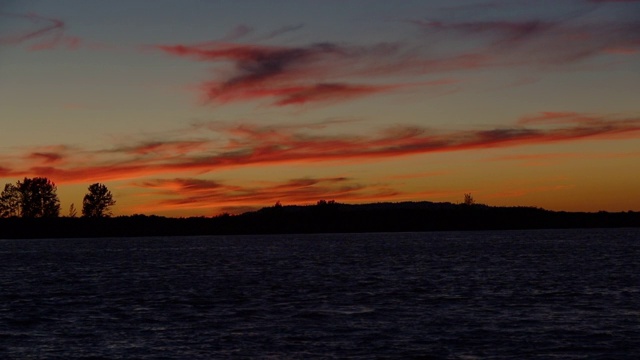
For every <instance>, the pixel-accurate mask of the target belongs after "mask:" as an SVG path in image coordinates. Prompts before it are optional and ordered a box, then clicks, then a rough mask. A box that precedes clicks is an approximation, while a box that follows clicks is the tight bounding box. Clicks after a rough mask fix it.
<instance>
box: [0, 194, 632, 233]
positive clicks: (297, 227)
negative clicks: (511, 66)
mask: <svg viewBox="0 0 640 360" xmlns="http://www.w3.org/2000/svg"><path fill="white" fill-rule="evenodd" d="M471 200H472V199H469V198H467V197H465V202H463V203H461V204H453V203H435V202H399V203H372V204H359V205H350V204H342V203H338V202H335V201H324V200H321V201H318V203H317V204H315V205H305V206H301V205H288V206H283V205H281V204H279V203H278V204H276V205H275V206H271V207H265V208H262V209H260V210H257V211H251V212H246V213H243V214H239V215H229V214H224V215H219V216H215V217H189V218H170V217H162V216H155V215H151V216H147V215H132V216H117V217H79V218H77V217H35V218H34V217H9V218H1V219H0V239H2V238H4V239H7V238H25V239H27V238H72V237H73V238H80V237H134V236H193V235H232V234H233V235H235V234H292V233H349V232H411V231H445V230H515V229H549V228H611V227H640V212H637V211H627V212H604V211H601V212H595V213H588V212H565V211H550V210H545V209H541V208H534V207H495V206H487V205H483V204H477V203H475V202H474V201H471Z"/></svg>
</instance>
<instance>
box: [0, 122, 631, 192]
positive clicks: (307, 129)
mask: <svg viewBox="0 0 640 360" xmlns="http://www.w3.org/2000/svg"><path fill="white" fill-rule="evenodd" d="M204 129H205V128H204V127H200V128H198V129H196V130H197V131H198V132H199V133H198V136H199V137H200V138H201V140H198V141H176V140H166V141H154V142H153V143H151V144H152V146H151V147H150V145H149V144H150V143H149V142H146V141H142V142H141V143H140V144H131V145H127V146H122V147H119V148H115V149H110V150H106V151H105V150H103V151H94V152H89V151H84V152H82V151H79V152H78V155H76V156H75V157H73V158H70V159H67V161H66V162H65V163H64V164H49V166H41V164H39V163H38V161H36V164H32V165H31V166H30V167H29V165H27V167H20V166H14V167H13V169H11V170H5V172H6V171H9V172H11V173H13V174H17V175H19V176H23V175H24V176H28V175H31V176H32V175H39V176H48V177H51V178H53V179H55V180H56V181H57V182H59V183H65V182H86V181H106V180H117V179H132V178H140V177H147V176H152V175H158V174H170V173H171V174H174V173H189V172H191V173H193V172H209V171H214V170H217V169H222V168H229V167H237V166H255V165H267V164H277V163H287V162H298V163H309V162H320V161H346V160H349V161H354V160H363V161H372V160H377V159H381V158H385V157H393V156H404V155H411V154H426V153H433V152H450V151H460V150H472V149H482V148H492V147H509V146H520V145H529V144H545V143H553V142H563V141H575V140H581V139H619V138H637V137H639V136H640V118H622V119H614V118H607V117H604V116H594V115H588V116H587V115H583V114H576V113H542V114H540V115H538V116H533V117H527V118H523V119H522V120H521V121H520V123H518V124H516V125H514V126H511V127H502V128H495V129H489V130H466V131H435V130H427V129H424V128H420V127H406V126H405V127H402V126H397V127H394V128H391V129H387V130H385V131H383V132H381V133H378V134H371V133H369V134H358V135H343V136H339V135H322V134H320V133H318V132H317V129H316V127H315V126H309V125H300V126H298V127H296V126H292V125H287V126H281V127H278V126H259V125H251V124H246V125H235V126H231V127H222V126H221V125H217V126H212V127H211V129H210V130H208V132H205V131H204ZM206 136H210V139H208V140H205V139H204V138H205V137H206ZM220 138H226V139H228V140H227V142H226V143H221V142H220V140H219V139H220ZM173 149H179V150H173ZM30 153H31V152H30ZM72 156H73V154H67V157H72ZM87 156H90V157H87ZM113 159H118V160H113ZM70 164H73V165H70ZM7 169H9V168H7Z"/></svg>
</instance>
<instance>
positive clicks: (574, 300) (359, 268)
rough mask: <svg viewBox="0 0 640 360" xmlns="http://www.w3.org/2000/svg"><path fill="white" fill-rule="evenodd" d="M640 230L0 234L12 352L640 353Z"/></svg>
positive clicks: (2, 345)
mask: <svg viewBox="0 0 640 360" xmlns="http://www.w3.org/2000/svg"><path fill="white" fill-rule="evenodd" d="M639 255H640V229H617V230H549V231H521V232H513V231H511V232H477V233H473V232H446V233H402V234H334V235H286V236H229V237H189V238H126V239H62V240H0V358H2V359H36V358H37V359H41V358H46V359H74V358H84V359H130V358H137V359H151V358H153V359H157V358H162V359H212V358H229V357H232V358H256V357H257V358H277V359H281V358H287V359H289V358H294V359H295V358H299V359H308V358H352V359H358V358H362V359H369V358H426V359H431V358H432V359H476V358H481V359H515V358H540V359H548V358H561V359H638V358H640V261H639V259H640V256H639Z"/></svg>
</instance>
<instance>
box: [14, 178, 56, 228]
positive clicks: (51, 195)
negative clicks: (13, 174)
mask: <svg viewBox="0 0 640 360" xmlns="http://www.w3.org/2000/svg"><path fill="white" fill-rule="evenodd" d="M16 186H17V188H18V191H19V192H20V197H21V198H20V206H21V211H22V217H27V218H36V217H58V216H59V215H60V200H59V199H58V195H57V194H56V190H57V189H58V188H57V187H56V184H54V183H53V182H51V180H49V179H47V178H45V177H36V178H33V179H30V178H24V180H23V181H22V182H20V181H18V183H17V185H16Z"/></svg>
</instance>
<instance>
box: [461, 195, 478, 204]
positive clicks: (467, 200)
mask: <svg viewBox="0 0 640 360" xmlns="http://www.w3.org/2000/svg"><path fill="white" fill-rule="evenodd" d="M475 203H476V201H475V200H474V199H473V196H471V194H464V203H463V204H465V205H473V204H475Z"/></svg>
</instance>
